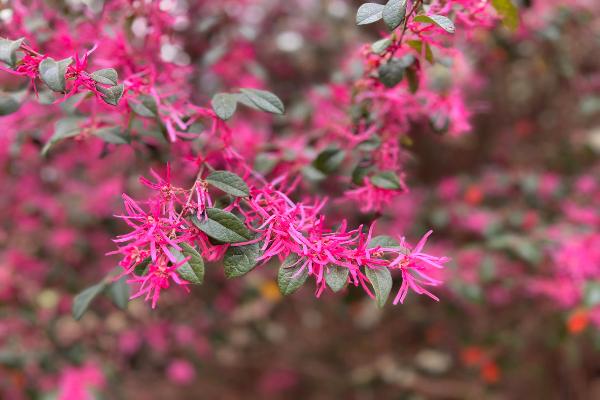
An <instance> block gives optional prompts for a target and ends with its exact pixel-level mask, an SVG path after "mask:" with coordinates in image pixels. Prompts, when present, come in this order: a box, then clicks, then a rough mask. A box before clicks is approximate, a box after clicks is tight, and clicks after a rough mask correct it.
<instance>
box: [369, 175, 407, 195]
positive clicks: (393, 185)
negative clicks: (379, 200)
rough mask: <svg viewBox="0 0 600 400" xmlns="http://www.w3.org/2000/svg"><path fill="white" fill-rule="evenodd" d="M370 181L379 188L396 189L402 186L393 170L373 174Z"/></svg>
mask: <svg viewBox="0 0 600 400" xmlns="http://www.w3.org/2000/svg"><path fill="white" fill-rule="evenodd" d="M371 183H372V184H373V185H375V186H377V187H378V188H381V189H391V190H398V189H400V188H401V187H402V185H401V184H400V179H398V175H397V174H396V173H395V172H393V171H382V172H379V173H377V174H375V175H373V176H372V177H371Z"/></svg>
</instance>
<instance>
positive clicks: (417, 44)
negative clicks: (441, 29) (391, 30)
mask: <svg viewBox="0 0 600 400" xmlns="http://www.w3.org/2000/svg"><path fill="white" fill-rule="evenodd" d="M406 43H407V44H408V45H409V46H410V47H412V48H413V49H415V50H416V52H417V53H419V56H420V55H422V54H423V42H422V41H420V40H407V41H406ZM425 59H426V60H427V61H429V63H430V64H433V62H434V59H433V51H432V50H431V47H430V46H429V45H428V44H427V43H425Z"/></svg>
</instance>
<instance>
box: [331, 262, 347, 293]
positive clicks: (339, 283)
mask: <svg viewBox="0 0 600 400" xmlns="http://www.w3.org/2000/svg"><path fill="white" fill-rule="evenodd" d="M349 274H350V270H349V269H348V268H344V267H340V266H339V265H329V266H327V269H326V271H325V282H326V283H327V285H328V286H329V287H330V288H331V290H333V291H334V292H339V291H340V290H342V289H343V288H344V286H345V285H346V282H348V275H349Z"/></svg>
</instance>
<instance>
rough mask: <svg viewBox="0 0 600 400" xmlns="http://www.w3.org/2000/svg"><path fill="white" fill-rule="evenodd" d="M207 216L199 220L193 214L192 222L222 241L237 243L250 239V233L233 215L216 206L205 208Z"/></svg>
mask: <svg viewBox="0 0 600 400" xmlns="http://www.w3.org/2000/svg"><path fill="white" fill-rule="evenodd" d="M206 215H207V218H206V219H204V220H203V221H200V220H199V219H198V218H196V217H195V216H193V217H192V222H193V223H194V225H196V226H197V227H198V229H200V230H201V231H202V232H204V233H206V234H207V235H208V236H210V237H211V238H213V239H216V240H218V241H220V242H222V243H239V242H245V241H248V240H251V239H252V233H251V232H250V231H249V230H248V228H246V225H244V223H243V222H242V221H241V220H240V219H239V218H238V217H236V216H235V215H233V214H232V213H230V212H228V211H223V210H220V209H218V208H209V209H207V210H206Z"/></svg>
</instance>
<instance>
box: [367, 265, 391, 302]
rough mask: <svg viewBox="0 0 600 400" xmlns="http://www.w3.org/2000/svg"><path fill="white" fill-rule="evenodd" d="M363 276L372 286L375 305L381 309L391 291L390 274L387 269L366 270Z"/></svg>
mask: <svg viewBox="0 0 600 400" xmlns="http://www.w3.org/2000/svg"><path fill="white" fill-rule="evenodd" d="M365 274H366V275H367V278H368V279H369V282H371V285H373V290H374V291H375V299H376V300H377V305H378V306H379V307H383V306H384V305H385V302H386V301H387V299H388V297H389V295H390V291H391V290H392V274H390V271H389V270H388V269H387V268H379V269H373V268H366V270H365Z"/></svg>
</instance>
